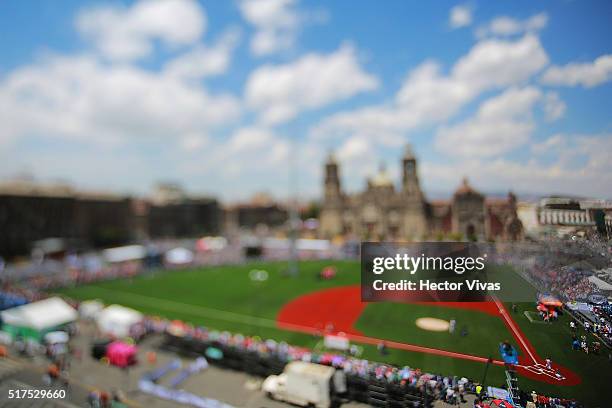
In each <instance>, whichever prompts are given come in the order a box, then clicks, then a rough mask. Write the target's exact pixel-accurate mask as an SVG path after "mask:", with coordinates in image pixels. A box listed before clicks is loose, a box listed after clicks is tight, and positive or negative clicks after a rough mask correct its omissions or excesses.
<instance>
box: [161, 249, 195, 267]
mask: <svg viewBox="0 0 612 408" xmlns="http://www.w3.org/2000/svg"><path fill="white" fill-rule="evenodd" d="M165 260H166V263H168V264H170V265H186V264H190V263H192V262H193V252H191V251H190V250H188V249H186V248H180V247H179V248H173V249H171V250H169V251H168V252H166V255H165Z"/></svg>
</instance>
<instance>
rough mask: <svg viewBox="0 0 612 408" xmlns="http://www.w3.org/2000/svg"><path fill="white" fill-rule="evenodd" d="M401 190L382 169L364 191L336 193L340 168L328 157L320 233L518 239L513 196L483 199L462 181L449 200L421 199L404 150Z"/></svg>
mask: <svg viewBox="0 0 612 408" xmlns="http://www.w3.org/2000/svg"><path fill="white" fill-rule="evenodd" d="M401 169H402V171H401V174H402V180H401V186H400V188H399V189H396V186H395V184H394V182H393V180H391V178H390V177H389V176H388V175H387V173H386V172H385V170H384V168H381V170H380V172H379V173H378V174H377V175H375V176H374V177H371V178H369V179H368V180H367V187H366V189H365V191H362V192H361V193H357V194H347V193H345V192H344V191H343V189H342V183H341V178H340V167H339V165H338V163H337V161H336V160H335V158H334V157H333V155H330V157H329V159H328V160H327V162H326V163H325V180H324V196H323V203H322V208H321V215H320V234H321V236H322V237H324V238H334V237H338V236H343V237H352V238H354V239H360V240H381V241H382V240H385V241H420V240H427V239H433V238H435V237H438V238H440V237H445V238H446V237H450V236H453V237H455V239H471V240H481V241H482V240H518V239H520V238H521V236H522V224H521V222H520V220H519V219H518V217H517V214H516V197H515V196H514V195H513V194H512V193H509V194H508V197H507V198H503V199H487V198H486V197H484V196H483V195H482V194H480V193H479V192H478V191H476V190H475V189H473V188H472V187H471V186H470V185H469V183H468V182H467V180H464V182H463V184H462V185H461V186H460V187H459V188H458V189H457V190H456V191H455V193H454V195H453V197H452V199H450V200H446V201H427V199H426V198H425V195H424V194H423V192H422V190H421V187H420V183H419V176H418V172H417V159H416V157H415V155H414V153H413V152H412V149H411V148H410V146H407V148H406V151H405V154H404V156H403V157H402V160H401Z"/></svg>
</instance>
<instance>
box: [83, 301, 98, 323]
mask: <svg viewBox="0 0 612 408" xmlns="http://www.w3.org/2000/svg"><path fill="white" fill-rule="evenodd" d="M102 309H104V304H103V303H102V302H100V301H99V300H85V301H83V302H81V304H80V305H79V314H80V315H81V317H82V318H85V319H95V318H96V317H97V316H98V315H99V314H100V312H101V311H102Z"/></svg>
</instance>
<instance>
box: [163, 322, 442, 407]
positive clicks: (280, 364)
mask: <svg viewBox="0 0 612 408" xmlns="http://www.w3.org/2000/svg"><path fill="white" fill-rule="evenodd" d="M162 347H163V348H165V349H167V350H169V351H172V352H177V353H179V354H182V355H185V356H190V357H196V356H202V355H204V354H205V353H206V350H207V349H208V348H209V347H214V348H215V349H218V350H220V351H221V357H220V358H218V359H210V360H209V363H210V364H211V365H216V366H219V367H222V368H226V369H231V370H236V371H242V372H246V373H248V374H251V375H255V376H259V377H267V376H269V375H278V374H280V373H282V372H283V369H284V367H285V365H286V364H287V362H288V361H287V360H283V359H281V358H279V357H278V356H276V355H275V354H274V353H261V352H258V351H255V350H248V349H242V348H240V347H235V346H232V345H228V344H224V343H222V342H220V341H217V340H208V339H196V338H192V337H188V336H185V337H181V336H174V335H171V334H168V333H166V338H165V340H164V342H163V344H162ZM346 386H347V391H346V395H345V397H346V398H348V399H350V400H353V401H357V402H362V403H366V404H370V405H371V406H381V407H382V406H385V407H397V408H406V407H412V406H414V404H415V403H416V404H417V405H418V406H421V407H429V406H431V402H432V400H433V398H430V397H429V396H428V395H426V394H425V393H423V392H421V391H420V390H418V389H417V388H415V387H412V386H410V385H408V384H400V383H391V382H388V381H387V380H385V379H378V378H376V377H375V376H373V375H370V376H366V377H363V376H360V375H356V374H352V373H346Z"/></svg>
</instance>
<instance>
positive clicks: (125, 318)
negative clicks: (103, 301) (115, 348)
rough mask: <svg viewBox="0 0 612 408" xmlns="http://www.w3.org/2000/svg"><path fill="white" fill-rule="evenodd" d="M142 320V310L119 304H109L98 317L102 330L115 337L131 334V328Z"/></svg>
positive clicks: (99, 326)
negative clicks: (138, 310)
mask: <svg viewBox="0 0 612 408" xmlns="http://www.w3.org/2000/svg"><path fill="white" fill-rule="evenodd" d="M141 322H142V314H141V313H140V312H137V311H136V310H134V309H130V308H127V307H124V306H119V305H110V306H108V307H107V308H105V309H104V310H102V311H101V312H100V313H99V314H98V317H97V324H98V328H99V329H100V331H101V332H102V333H103V334H106V335H110V336H113V337H115V338H121V337H127V336H129V335H130V329H131V328H132V327H133V326H134V325H136V324H139V323H141Z"/></svg>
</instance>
